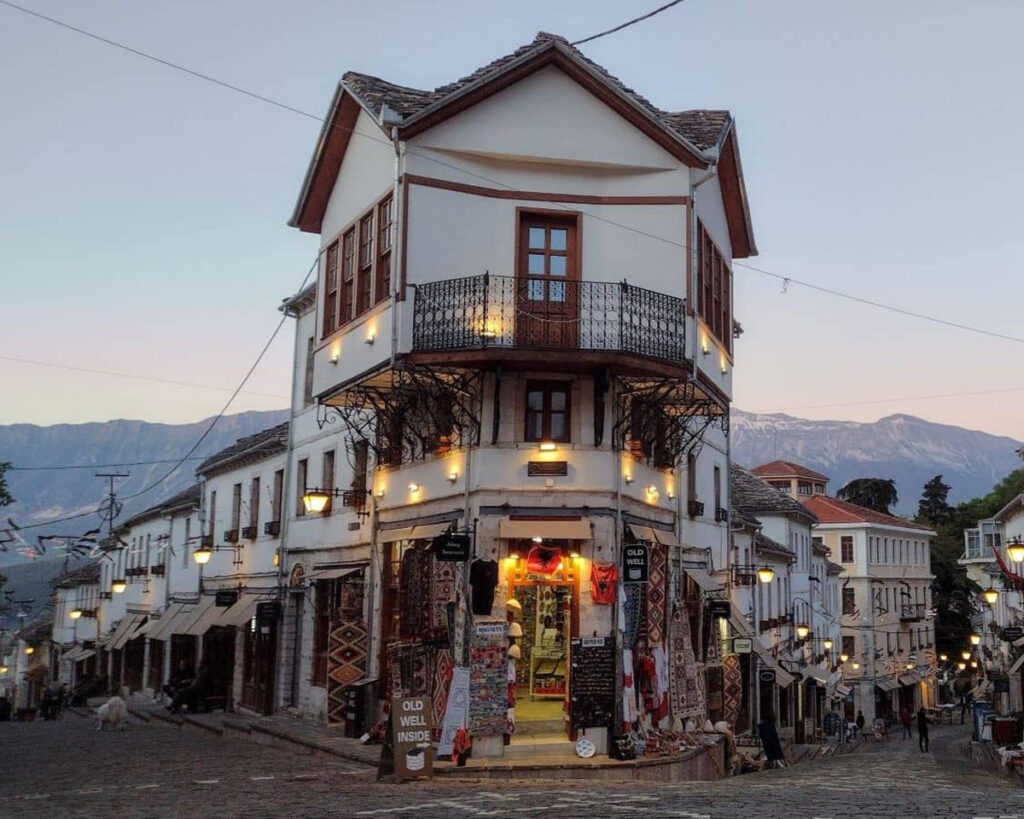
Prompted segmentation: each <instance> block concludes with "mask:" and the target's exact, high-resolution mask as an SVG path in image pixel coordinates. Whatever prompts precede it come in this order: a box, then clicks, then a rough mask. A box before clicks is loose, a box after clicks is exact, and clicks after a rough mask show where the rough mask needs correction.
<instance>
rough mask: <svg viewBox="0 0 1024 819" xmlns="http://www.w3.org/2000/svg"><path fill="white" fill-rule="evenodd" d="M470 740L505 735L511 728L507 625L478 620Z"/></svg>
mask: <svg viewBox="0 0 1024 819" xmlns="http://www.w3.org/2000/svg"><path fill="white" fill-rule="evenodd" d="M469 675H470V676H469V680H470V682H469V692H470V699H469V733H470V736H474V737H477V736H487V735H493V734H504V733H505V731H506V730H507V728H508V623H507V622H505V621H504V620H495V619H478V620H477V621H476V622H474V623H473V628H472V630H471V634H470V645H469Z"/></svg>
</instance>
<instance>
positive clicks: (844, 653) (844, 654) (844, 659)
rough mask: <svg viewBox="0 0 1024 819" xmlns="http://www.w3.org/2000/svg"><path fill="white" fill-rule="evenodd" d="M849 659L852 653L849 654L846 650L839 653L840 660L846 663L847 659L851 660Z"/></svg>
mask: <svg viewBox="0 0 1024 819" xmlns="http://www.w3.org/2000/svg"><path fill="white" fill-rule="evenodd" d="M849 659H850V655H849V654H847V653H846V652H845V651H844V652H842V653H841V654H840V655H839V662H841V663H845V662H846V661H847V660H849Z"/></svg>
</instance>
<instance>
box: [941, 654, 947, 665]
mask: <svg viewBox="0 0 1024 819" xmlns="http://www.w3.org/2000/svg"><path fill="white" fill-rule="evenodd" d="M948 659H949V655H947V654H940V655H939V662H940V663H944V662H946V660H948Z"/></svg>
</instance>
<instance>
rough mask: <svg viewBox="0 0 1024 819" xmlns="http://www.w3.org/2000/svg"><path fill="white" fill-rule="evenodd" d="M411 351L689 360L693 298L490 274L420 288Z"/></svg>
mask: <svg viewBox="0 0 1024 819" xmlns="http://www.w3.org/2000/svg"><path fill="white" fill-rule="evenodd" d="M412 348H413V350H417V351H428V350H435V351H438V350H478V349H486V348H498V349H502V348H507V349H535V350H581V351H602V352H626V353H633V354H636V355H639V356H645V357H647V358H654V359H661V360H663V361H669V362H672V363H675V364H682V363H684V362H685V361H686V299H683V298H678V297H676V296H668V295H665V294H663V293H657V292H655V291H653V290H647V289H646V288H643V287H636V286H634V285H631V284H628V283H627V282H625V281H623V282H593V281H569V280H564V281H563V280H558V279H554V278H530V277H514V276H495V275H491V274H488V273H485V274H483V275H479V276H467V277H465V278H461V279H446V280H443V281H437V282H429V283H427V284H421V285H418V286H417V287H416V297H415V301H414V305H413V337H412Z"/></svg>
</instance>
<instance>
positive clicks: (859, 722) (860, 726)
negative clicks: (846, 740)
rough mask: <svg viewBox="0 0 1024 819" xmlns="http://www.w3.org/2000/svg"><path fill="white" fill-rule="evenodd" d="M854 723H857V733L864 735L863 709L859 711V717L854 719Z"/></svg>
mask: <svg viewBox="0 0 1024 819" xmlns="http://www.w3.org/2000/svg"><path fill="white" fill-rule="evenodd" d="M854 723H855V724H856V725H857V734H858V735H863V734H864V712H863V711H858V712H857V719H855V720H854Z"/></svg>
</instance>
